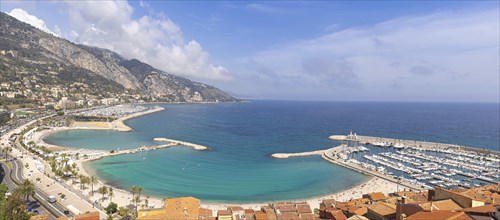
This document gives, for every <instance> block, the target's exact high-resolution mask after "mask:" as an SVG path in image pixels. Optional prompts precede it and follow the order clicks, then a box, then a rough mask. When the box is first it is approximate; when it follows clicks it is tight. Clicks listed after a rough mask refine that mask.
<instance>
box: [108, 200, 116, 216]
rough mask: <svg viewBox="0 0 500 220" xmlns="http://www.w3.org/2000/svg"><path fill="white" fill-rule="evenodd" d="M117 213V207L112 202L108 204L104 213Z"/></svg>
mask: <svg viewBox="0 0 500 220" xmlns="http://www.w3.org/2000/svg"><path fill="white" fill-rule="evenodd" d="M116 211H118V205H117V204H116V203H114V202H111V203H109V205H108V207H106V213H107V214H108V215H110V214H113V213H115V212H116Z"/></svg>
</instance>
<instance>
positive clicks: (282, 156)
mask: <svg viewBox="0 0 500 220" xmlns="http://www.w3.org/2000/svg"><path fill="white" fill-rule="evenodd" d="M323 153H325V150H316V151H308V152H300V153H274V154H271V157H274V158H278V159H286V158H289V157H303V156H313V155H322V154H323Z"/></svg>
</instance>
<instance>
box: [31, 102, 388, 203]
mask: <svg viewBox="0 0 500 220" xmlns="http://www.w3.org/2000/svg"><path fill="white" fill-rule="evenodd" d="M162 110H164V109H163V108H155V109H150V110H148V111H143V112H137V113H133V114H130V115H127V116H124V117H121V118H119V119H116V120H115V121H113V122H115V123H114V124H113V126H108V127H101V128H99V129H96V128H95V126H94V127H82V126H73V127H71V126H70V127H59V128H51V129H46V130H42V131H40V132H37V133H39V134H37V135H39V137H38V139H37V141H39V142H40V143H44V144H45V145H47V146H50V147H51V148H55V147H57V148H60V149H64V150H68V151H72V152H76V151H81V152H93V153H94V155H93V156H92V157H89V158H86V159H79V160H77V161H76V164H77V170H78V172H79V174H81V175H85V176H92V175H97V174H98V171H97V170H95V169H94V168H92V166H91V165H90V162H91V161H94V160H99V159H102V158H104V157H107V156H115V155H120V154H122V153H118V154H115V153H110V152H109V151H104V150H89V149H77V148H66V147H61V146H56V145H52V144H48V143H45V142H44V141H43V138H44V137H47V136H49V135H51V134H53V133H56V132H60V131H64V130H116V131H124V132H128V131H132V128H130V127H128V126H127V125H126V124H125V121H126V120H129V119H131V118H136V117H140V116H143V115H147V114H152V113H155V112H158V111H162ZM154 141H157V142H164V141H167V142H169V141H174V142H175V143H177V144H185V143H188V142H183V141H177V140H173V139H167V138H155V139H154ZM191 145H192V146H189V147H192V148H193V149H195V150H207V149H208V147H205V146H202V145H197V144H191ZM324 151H326V150H318V151H315V152H311V153H310V154H311V155H319V154H322V153H324ZM294 154H295V153H291V154H290V155H286V157H288V156H309V153H306V154H301V153H298V154H297V155H294ZM80 155H82V154H80ZM286 157H283V158H286ZM358 173H359V172H358ZM360 174H362V173H360ZM363 175H364V176H366V177H367V178H366V180H364V181H362V182H360V183H359V184H358V185H356V186H353V187H351V188H348V189H344V190H340V191H338V192H331V193H326V194H323V195H319V196H313V197H308V198H303V199H292V200H290V199H289V200H276V201H266V202H248V203H247V202H243V203H240V202H227V203H226V202H203V201H202V203H201V207H204V208H208V209H211V210H213V211H217V210H225V209H227V207H228V206H241V207H243V208H258V207H260V206H264V205H268V204H269V203H277V202H307V203H308V204H309V205H310V206H311V208H313V209H315V208H319V203H320V202H321V200H322V199H336V200H338V201H348V200H349V199H352V198H357V197H361V196H362V195H363V194H366V193H369V192H373V191H382V192H383V193H385V194H388V193H392V192H394V191H396V189H397V188H398V186H397V183H394V182H391V181H388V180H384V179H381V178H379V177H374V176H371V175H367V174H363ZM68 185H71V186H72V187H73V188H75V189H76V190H81V189H80V188H79V185H78V184H77V185H72V184H68ZM102 186H106V187H108V188H113V192H114V196H113V198H112V201H113V202H115V203H117V204H118V205H119V206H127V205H129V204H132V202H131V201H132V193H131V192H130V191H128V190H127V189H124V188H122V187H120V186H119V185H116V184H110V183H108V182H106V180H104V179H100V180H99V181H98V183H97V184H96V185H94V187H93V188H94V191H96V190H97V189H98V188H99V187H102ZM89 188H90V187H87V188H85V189H83V190H81V191H82V193H84V194H85V195H88V198H89V199H90V200H92V201H100V198H101V197H100V196H99V195H97V193H94V195H93V196H91V195H90V194H91V193H90V189H89ZM160 197H161V196H150V197H149V199H148V200H149V204H150V207H149V208H160V207H161V206H162V205H163V201H164V199H163V198H160ZM142 199H143V198H142ZM110 201H111V200H110V199H109V198H108V199H105V200H104V201H100V203H101V205H102V206H104V207H106V206H107V205H108V204H109V202H110Z"/></svg>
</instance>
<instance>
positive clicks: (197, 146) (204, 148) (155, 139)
mask: <svg viewBox="0 0 500 220" xmlns="http://www.w3.org/2000/svg"><path fill="white" fill-rule="evenodd" d="M153 140H154V141H156V142H170V143H172V144H174V145H183V146H186V147H192V148H193V149H195V150H208V149H209V148H208V147H207V146H203V145H200V144H193V143H189V142H185V141H179V140H174V139H168V138H154V139H153Z"/></svg>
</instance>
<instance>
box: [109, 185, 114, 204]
mask: <svg viewBox="0 0 500 220" xmlns="http://www.w3.org/2000/svg"><path fill="white" fill-rule="evenodd" d="M108 195H109V202H113V196H114V194H113V188H111V187H109V192H108Z"/></svg>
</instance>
